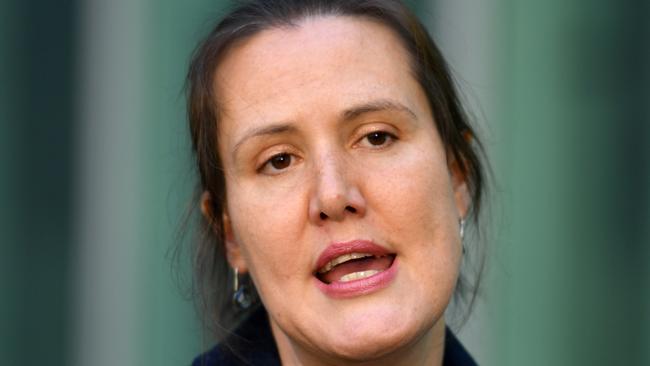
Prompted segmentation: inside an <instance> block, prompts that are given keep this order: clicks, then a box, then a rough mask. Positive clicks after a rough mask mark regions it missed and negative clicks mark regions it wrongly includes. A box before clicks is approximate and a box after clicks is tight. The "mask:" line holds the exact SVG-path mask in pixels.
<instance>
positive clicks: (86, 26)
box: [71, 0, 146, 366]
mask: <svg viewBox="0 0 650 366" xmlns="http://www.w3.org/2000/svg"><path fill="white" fill-rule="evenodd" d="M142 13H143V12H142V9H141V3H140V2H139V1H133V0H118V1H102V0H88V1H86V2H85V3H84V4H82V9H81V17H80V19H81V21H82V26H81V27H80V29H81V35H80V37H81V39H80V45H81V48H80V53H81V54H80V75H79V83H80V87H79V90H80V93H79V105H80V109H79V121H80V128H79V136H78V141H79V144H80V147H79V149H78V151H79V155H78V158H79V161H78V165H79V171H80V173H79V177H78V182H79V183H78V187H79V189H80V192H79V201H78V205H77V213H78V218H77V222H78V228H77V235H78V251H77V256H76V268H75V269H74V273H75V275H74V279H75V281H76V283H75V284H73V288H75V289H76V290H75V293H74V294H73V296H74V297H75V304H76V309H74V313H73V316H71V318H72V319H76V321H77V323H76V325H75V339H74V340H73V344H74V349H73V350H72V354H73V355H72V358H73V360H74V363H75V364H76V365H95V366H101V365H107V366H108V365H137V364H139V363H138V362H137V357H138V350H137V349H136V348H137V345H138V341H139V339H137V338H138V332H137V325H138V316H139V314H138V313H137V310H138V309H137V306H136V305H137V303H136V302H135V301H134V299H136V298H137V296H138V294H137V291H136V287H137V286H136V285H137V281H138V279H137V277H136V276H135V274H136V273H137V268H138V265H139V264H138V262H137V261H136V258H137V250H138V245H139V243H140V240H141V225H142V217H141V214H142V213H143V208H142V207H141V202H142V201H141V199H140V196H141V193H142V187H141V186H140V181H141V176H140V174H141V173H140V172H141V170H142V164H141V155H142V154H140V152H139V150H140V146H139V144H140V140H141V137H142V136H141V134H142V131H141V126H142V119H143V116H144V111H143V106H142V98H143V92H144V86H143V79H142V74H143V68H144V65H143V63H142V59H143V52H144V50H145V49H146V48H145V45H144V44H143V42H142V39H141V34H142V33H143V32H142V29H141V28H142V27H143V22H142V20H143V19H142Z"/></svg>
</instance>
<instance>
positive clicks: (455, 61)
mask: <svg viewBox="0 0 650 366" xmlns="http://www.w3.org/2000/svg"><path fill="white" fill-rule="evenodd" d="M493 6H494V1H481V0H453V1H452V0H438V1H433V2H430V3H429V5H428V9H426V10H425V11H426V13H425V14H426V15H425V16H426V18H425V19H423V21H425V22H426V23H428V24H427V25H428V27H429V29H430V31H431V32H432V34H433V38H434V40H435V41H436V43H437V44H438V46H439V47H440V49H441V51H442V53H443V55H444V56H445V58H446V60H447V62H448V63H449V66H450V68H451V71H452V74H453V77H454V79H455V80H456V83H457V86H458V88H459V92H460V94H461V99H462V100H463V102H464V105H465V107H466V108H467V110H468V112H469V118H470V120H471V121H470V123H472V125H473V126H476V127H477V130H478V134H479V136H480V137H481V139H482V140H483V142H484V143H485V144H486V146H487V147H488V149H489V147H490V144H491V141H492V129H493V126H492V125H491V122H490V121H491V120H492V119H493V118H492V117H493V116H494V114H495V113H494V110H493V106H494V105H495V102H494V97H495V95H496V94H495V90H496V82H495V75H496V73H495V65H494V63H493V59H494V41H495V30H494V24H493V23H492V21H493V17H491V16H490V14H491V12H492V10H491V9H492V7H493ZM489 183H491V182H488V184H489ZM488 188H489V189H491V190H492V189H494V188H493V187H488ZM489 193H493V191H490V192H489ZM492 203H493V202H490V204H492ZM485 209H486V210H491V209H494V207H490V205H488V206H485ZM482 220H483V221H482V222H481V226H482V232H481V238H480V243H479V245H485V244H488V245H490V244H491V243H490V240H489V238H490V231H489V230H485V229H486V228H487V227H488V225H489V224H490V220H491V218H490V215H489V214H484V215H483V217H482ZM469 240H473V238H472V237H471V236H470V238H469ZM468 245H475V244H474V243H468ZM490 250H492V248H491V247H490V248H488V250H487V252H486V255H488V266H487V267H486V268H485V270H486V271H487V270H489V269H490V263H489V258H490V257H491V255H490ZM485 274H486V272H484V277H483V281H482V283H481V290H480V291H479V296H478V301H477V303H476V306H475V307H474V309H473V311H472V314H471V317H470V318H469V319H468V321H467V323H465V324H464V326H463V327H461V328H460V330H459V334H458V336H459V338H460V339H461V341H462V343H463V345H464V346H465V347H466V348H467V349H468V350H469V351H470V353H471V354H472V356H473V357H474V358H475V359H476V360H477V362H478V363H479V364H482V365H483V364H486V360H488V359H489V357H490V351H491V350H492V349H493V347H491V343H490V340H491V339H492V337H490V336H489V334H490V333H489V331H488V327H489V325H488V318H489V317H490V314H491V309H490V302H489V300H490V293H491V291H490V289H489V288H488V287H489V285H488V283H487V282H488V281H487V280H486V276H485Z"/></svg>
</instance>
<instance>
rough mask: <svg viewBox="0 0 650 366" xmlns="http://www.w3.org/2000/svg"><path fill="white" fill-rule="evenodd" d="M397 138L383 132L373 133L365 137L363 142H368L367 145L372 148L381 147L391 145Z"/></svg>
mask: <svg viewBox="0 0 650 366" xmlns="http://www.w3.org/2000/svg"><path fill="white" fill-rule="evenodd" d="M396 139H397V138H396V137H395V136H394V135H392V134H390V133H388V132H385V131H374V132H371V133H369V134H367V135H366V136H364V138H363V140H366V141H368V143H369V144H370V145H372V146H374V147H382V146H386V145H389V144H391V143H393V142H394V141H395V140H396ZM363 140H362V141H363Z"/></svg>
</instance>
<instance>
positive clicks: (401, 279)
mask: <svg viewBox="0 0 650 366" xmlns="http://www.w3.org/2000/svg"><path fill="white" fill-rule="evenodd" d="M215 90H216V92H217V95H218V98H219V107H220V125H219V131H218V133H219V143H220V146H219V153H220V155H221V158H222V161H223V166H224V170H225V178H226V187H227V194H226V203H227V210H226V212H225V213H224V218H225V223H226V227H227V229H226V232H227V235H226V236H227V238H226V241H227V242H226V245H227V249H228V260H229V262H230V264H231V265H232V266H233V267H238V268H239V271H240V273H241V272H245V271H248V272H249V273H250V275H251V276H252V279H253V281H254V283H255V286H256V288H257V290H258V292H259V294H260V296H261V299H262V301H263V303H264V306H265V307H266V309H267V311H268V313H269V316H270V321H271V325H272V328H273V333H274V336H275V338H276V341H277V343H278V346H279V348H280V353H281V355H282V357H283V358H285V359H286V358H289V357H299V358H300V357H316V358H318V357H321V358H322V357H326V358H330V357H334V359H335V358H336V357H343V358H347V359H359V360H360V359H376V358H377V357H381V356H386V355H390V354H396V353H399V351H403V350H407V349H410V348H411V347H416V346H417V345H418V344H420V343H423V342H429V343H430V342H432V340H433V339H434V338H437V339H441V337H442V334H443V333H444V321H443V319H442V317H443V312H444V310H445V308H446V306H447V304H448V301H449V299H450V297H451V295H452V292H453V290H454V287H455V284H456V280H457V276H458V267H459V261H460V257H461V245H460V238H459V230H458V219H459V217H460V215H461V213H464V211H465V201H464V199H463V197H465V196H466V195H464V194H461V193H462V192H461V191H464V190H465V186H464V183H462V179H457V178H455V177H456V174H453V173H452V172H450V169H449V166H448V162H447V157H446V152H445V147H444V146H443V144H442V142H441V140H440V137H439V136H438V133H437V131H436V128H435V125H434V121H433V119H432V112H431V110H430V107H429V104H428V103H427V100H426V97H425V94H424V92H423V90H422V88H421V87H420V86H419V84H418V83H417V82H416V80H415V79H414V77H413V75H412V72H411V69H410V68H409V57H408V54H407V52H406V51H405V49H404V48H403V46H402V45H401V43H400V42H399V40H398V38H397V36H396V35H395V34H393V33H392V31H391V30H390V29H388V28H387V27H385V26H383V25H381V24H379V23H376V22H373V21H371V20H366V19H363V18H352V17H316V18H308V19H306V20H303V21H301V22H300V23H299V24H298V26H297V27H286V28H274V29H270V30H266V31H263V32H261V33H260V34H258V35H256V36H254V37H252V38H251V39H248V40H246V41H244V42H243V43H240V44H238V45H236V46H235V47H234V48H232V49H231V50H230V51H229V52H228V55H227V56H226V57H225V58H224V59H223V60H222V62H221V63H220V65H219V67H218V70H217V74H216V76H215ZM338 262H342V263H338ZM328 263H329V264H328ZM319 272H323V273H319ZM427 346H430V344H428V345H427Z"/></svg>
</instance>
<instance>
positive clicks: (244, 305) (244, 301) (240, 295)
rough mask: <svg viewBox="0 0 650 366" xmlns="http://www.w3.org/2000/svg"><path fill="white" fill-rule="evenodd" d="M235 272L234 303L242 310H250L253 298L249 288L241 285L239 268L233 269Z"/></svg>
mask: <svg viewBox="0 0 650 366" xmlns="http://www.w3.org/2000/svg"><path fill="white" fill-rule="evenodd" d="M233 272H234V280H233V282H234V283H233V294H232V302H233V304H235V306H236V307H238V308H239V309H240V310H246V309H248V308H249V307H250V306H251V304H252V300H251V296H250V294H249V293H248V290H247V288H246V287H247V286H246V285H244V284H241V285H240V283H239V269H238V268H237V267H234V268H233Z"/></svg>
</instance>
